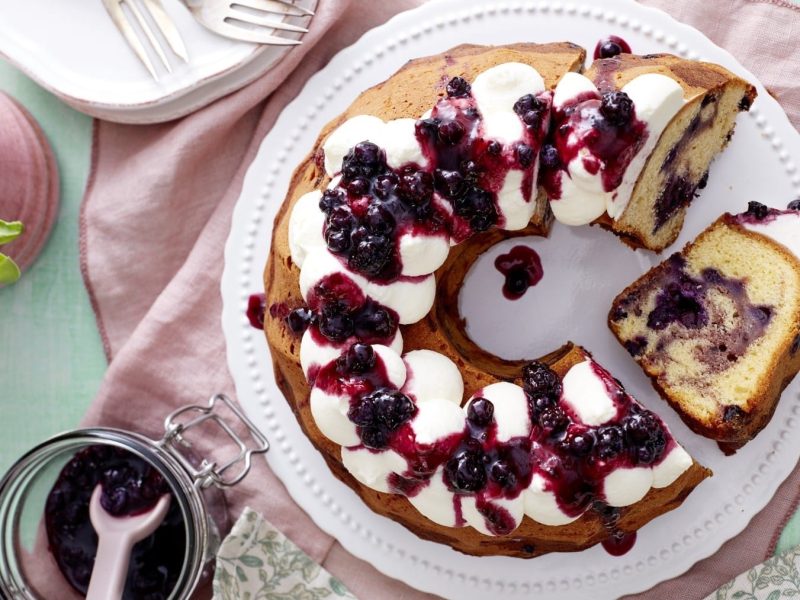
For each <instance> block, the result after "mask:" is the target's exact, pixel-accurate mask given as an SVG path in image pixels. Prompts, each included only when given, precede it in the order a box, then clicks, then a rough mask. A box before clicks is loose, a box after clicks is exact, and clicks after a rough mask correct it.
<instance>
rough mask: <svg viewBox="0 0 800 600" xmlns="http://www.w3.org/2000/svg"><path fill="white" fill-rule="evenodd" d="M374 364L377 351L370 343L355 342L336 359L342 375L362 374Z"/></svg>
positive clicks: (337, 367) (338, 369)
mask: <svg viewBox="0 0 800 600" xmlns="http://www.w3.org/2000/svg"><path fill="white" fill-rule="evenodd" d="M374 366H375V351H374V350H373V349H372V346H370V345H369V344H361V343H356V344H353V345H352V346H350V348H348V350H347V352H345V353H344V354H342V355H341V356H340V357H339V358H337V359H336V370H337V371H338V372H339V373H341V374H342V375H351V374H355V375H362V374H364V373H366V372H367V371H369V370H370V369H372V368H373V367H374Z"/></svg>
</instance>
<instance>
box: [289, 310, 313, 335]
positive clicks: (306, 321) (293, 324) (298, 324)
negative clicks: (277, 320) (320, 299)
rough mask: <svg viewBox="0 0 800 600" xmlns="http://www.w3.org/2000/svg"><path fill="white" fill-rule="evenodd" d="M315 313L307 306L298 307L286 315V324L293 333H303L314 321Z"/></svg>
mask: <svg viewBox="0 0 800 600" xmlns="http://www.w3.org/2000/svg"><path fill="white" fill-rule="evenodd" d="M314 319H315V317H314V313H313V312H311V311H310V310H309V309H307V308H302V307H301V308H296V309H294V310H293V311H292V312H290V313H289V314H288V315H286V324H287V325H288V326H289V329H291V330H292V333H296V334H298V335H299V334H301V333H303V332H304V331H305V330H306V329H308V326H309V325H311V323H313V322H314Z"/></svg>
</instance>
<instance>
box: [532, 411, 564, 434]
mask: <svg viewBox="0 0 800 600" xmlns="http://www.w3.org/2000/svg"><path fill="white" fill-rule="evenodd" d="M539 425H541V427H542V429H545V430H547V431H550V432H552V433H557V432H559V431H563V430H564V429H566V428H567V425H569V417H567V415H566V414H565V413H564V411H563V410H561V408H560V407H558V406H551V407H549V408H545V409H544V410H543V411H542V412H541V414H540V415H539Z"/></svg>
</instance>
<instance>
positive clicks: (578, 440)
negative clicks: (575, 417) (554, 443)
mask: <svg viewBox="0 0 800 600" xmlns="http://www.w3.org/2000/svg"><path fill="white" fill-rule="evenodd" d="M562 444H563V447H564V449H565V450H566V451H567V452H568V453H569V454H571V455H572V456H575V457H581V456H586V455H587V454H589V453H590V452H591V451H592V448H593V447H594V444H595V438H594V434H593V433H592V432H591V431H583V432H578V433H570V434H568V435H567V436H566V437H565V438H564V441H563V442H562Z"/></svg>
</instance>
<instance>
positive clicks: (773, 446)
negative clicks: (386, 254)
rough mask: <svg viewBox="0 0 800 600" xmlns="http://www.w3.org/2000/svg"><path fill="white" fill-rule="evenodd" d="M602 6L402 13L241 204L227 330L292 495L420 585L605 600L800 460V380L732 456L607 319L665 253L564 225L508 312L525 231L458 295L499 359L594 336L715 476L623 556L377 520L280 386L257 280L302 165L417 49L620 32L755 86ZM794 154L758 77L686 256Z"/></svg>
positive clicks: (629, 10) (693, 220)
mask: <svg viewBox="0 0 800 600" xmlns="http://www.w3.org/2000/svg"><path fill="white" fill-rule="evenodd" d="M603 6H604V8H603V9H602V10H601V9H599V8H595V7H593V6H592V5H589V4H588V3H579V2H576V3H561V2H549V1H537V2H526V3H524V4H523V3H521V2H479V1H478V0H474V1H469V0H442V1H440V2H434V3H430V4H425V5H423V6H422V7H420V8H418V9H416V10H413V11H411V12H408V13H404V14H401V15H399V16H397V17H395V18H394V19H392V20H391V21H389V22H388V23H386V24H385V25H383V26H381V27H378V28H376V29H374V30H372V31H370V32H369V33H367V34H366V35H365V36H364V37H363V38H361V39H360V40H359V41H358V42H356V43H355V44H354V45H353V46H351V47H350V48H348V49H346V50H344V51H342V52H341V53H340V54H339V55H337V56H336V58H335V59H334V60H332V61H331V63H330V64H329V65H328V66H327V67H325V68H324V69H323V70H322V71H320V72H319V73H318V74H317V75H315V76H314V77H313V78H312V79H311V80H310V81H309V82H308V84H307V85H306V87H305V89H304V90H303V92H302V93H301V94H300V96H299V97H298V98H297V99H296V100H295V101H294V102H293V103H292V104H291V105H289V106H288V107H287V108H286V110H285V111H284V113H283V115H282V116H281V117H280V118H279V120H278V122H277V123H276V125H275V127H274V128H273V130H272V132H271V133H270V134H269V135H268V136H267V137H266V138H265V139H264V142H263V144H262V146H261V151H260V152H259V154H258V156H257V157H256V159H255V161H254V162H253V164H252V165H251V167H250V170H249V172H248V174H247V177H246V179H245V182H244V188H243V190H242V195H241V197H240V199H239V202H238V204H237V206H236V210H235V213H234V216H233V224H232V228H231V233H230V237H229V238H228V242H227V245H226V248H225V272H224V275H223V280H222V295H223V301H224V309H223V315H222V325H223V329H224V332H225V338H226V341H227V346H228V363H229V366H230V369H231V372H232V374H233V377H234V380H235V382H236V389H237V393H238V395H239V399H240V401H241V402H242V404H243V405H244V407H245V409H246V410H247V411H248V413H249V414H250V415H251V416H252V417H253V419H254V420H255V421H256V422H257V423H258V424H259V425H260V426H261V427H262V428H263V430H264V431H265V432H266V434H267V435H268V436H269V437H270V439H271V441H272V442H273V448H272V451H271V452H269V454H268V457H267V458H268V460H269V463H270V465H271V467H272V469H273V470H274V471H275V472H276V473H277V474H278V476H279V477H280V478H281V479H282V480H283V482H284V483H285V484H286V487H287V488H288V490H289V492H290V493H291V494H292V496H293V497H294V499H295V500H296V501H297V503H298V504H300V506H302V507H303V508H304V509H305V510H306V511H307V512H308V514H310V515H311V517H312V518H313V519H314V520H315V522H316V523H317V524H318V525H319V526H320V527H321V528H322V529H324V530H325V531H327V532H328V533H330V534H331V535H333V536H335V537H336V538H337V539H338V540H339V541H340V542H341V543H342V545H343V546H344V547H345V548H346V549H347V550H349V551H350V552H352V553H353V554H355V555H356V556H358V557H360V558H362V559H365V560H367V561H369V562H370V563H372V564H373V565H374V566H375V567H376V568H378V569H379V570H381V571H383V572H384V573H386V574H387V575H390V576H392V577H396V578H397V579H401V580H403V581H405V582H406V583H408V584H409V585H412V586H414V587H417V588H419V589H421V590H425V591H429V592H433V593H436V594H440V595H442V596H446V597H451V598H460V599H466V598H481V599H485V598H487V597H489V598H497V597H504V598H505V597H508V598H522V597H529V595H530V594H535V595H536V596H537V597H541V596H540V595H542V596H545V597H558V598H570V599H581V598H587V599H592V600H597V599H602V598H614V597H617V596H620V595H623V594H628V593H632V592H638V591H643V590H645V589H648V588H650V587H651V586H653V585H655V584H656V583H658V582H661V581H664V580H666V579H670V578H672V577H675V576H676V575H680V574H681V573H683V572H685V571H686V570H687V569H688V568H689V567H691V566H692V565H693V564H694V563H695V562H697V561H699V560H701V559H703V558H705V557H707V556H709V555H711V554H712V553H714V552H715V551H716V550H717V549H718V548H719V547H720V546H721V545H722V543H723V542H725V541H726V540H728V539H730V538H731V537H733V536H735V535H736V534H737V533H739V532H741V531H742V530H743V529H744V527H745V526H746V525H747V523H748V522H749V521H750V519H751V518H752V517H753V516H754V515H755V514H756V513H757V512H758V511H759V510H761V509H762V508H763V507H764V506H765V505H766V503H767V502H768V501H769V500H770V498H771V497H772V496H773V494H774V493H775V491H776V489H777V488H778V485H779V484H780V483H781V482H782V481H783V480H784V479H785V478H786V476H787V475H788V474H789V473H790V472H791V470H792V468H793V467H794V465H795V463H796V462H797V459H798V457H799V456H800V435H798V432H797V428H798V423H800V397H799V394H798V390H799V389H800V380H796V381H795V382H794V383H793V384H792V386H791V387H790V388H789V389H788V390H787V391H786V392H785V393H784V398H783V401H782V402H781V403H780V405H779V406H778V409H777V411H776V413H775V416H774V418H773V419H772V422H771V423H770V425H769V426H768V427H767V428H766V429H765V430H764V431H763V432H762V433H761V434H760V435H759V436H758V437H757V438H756V439H755V440H754V441H752V442H751V443H749V444H748V445H747V446H746V447H745V448H744V449H742V450H741V451H740V452H739V453H738V454H737V455H735V456H733V457H727V458H726V457H724V456H723V455H722V453H721V452H720V451H719V450H718V449H717V448H716V446H715V445H714V444H713V443H712V442H711V441H709V440H706V439H703V438H700V437H699V436H696V435H694V434H692V433H691V432H690V431H689V430H688V429H687V428H686V427H685V426H684V425H683V424H682V423H681V421H680V420H679V419H678V417H677V416H676V414H675V413H674V412H673V411H672V410H670V409H669V408H668V407H667V406H666V404H665V403H664V402H662V401H661V400H659V399H658V397H657V395H656V394H655V393H654V392H653V389H652V388H651V387H650V385H649V383H648V381H647V380H646V378H645V377H644V375H643V374H642V372H641V370H640V369H639V368H638V367H637V366H636V365H635V363H634V362H633V361H632V360H631V359H630V357H629V356H628V355H627V354H626V353H625V351H624V350H623V349H622V348H621V347H620V345H619V344H618V343H617V342H616V341H614V340H613V338H612V336H611V334H610V333H609V331H608V328H607V327H606V324H605V315H606V312H607V310H608V307H609V306H610V303H611V299H612V298H613V297H614V295H615V294H616V293H617V292H619V290H621V289H622V287H623V286H624V285H626V284H628V283H630V282H631V281H633V280H634V279H635V278H636V277H638V276H639V275H640V274H641V273H642V272H643V271H644V270H646V269H647V268H649V267H650V266H651V265H653V264H655V263H656V262H658V258H657V257H655V256H654V255H652V254H650V253H646V252H636V253H634V252H631V251H630V250H628V249H627V248H626V247H625V246H624V245H622V244H621V243H619V241H617V240H616V239H615V238H614V236H612V235H610V234H609V233H607V232H604V231H601V230H598V229H597V228H589V227H583V228H567V227H561V226H556V228H555V230H554V231H553V233H552V235H551V238H550V239H547V240H545V239H541V238H532V239H531V240H530V241H531V243H532V244H533V245H534V246H535V247H536V248H537V249H538V250H541V252H542V256H543V259H544V261H543V262H544V271H545V275H544V279H543V281H542V282H541V283H540V284H539V286H537V287H536V288H533V289H532V290H530V291H529V292H528V294H527V295H526V296H525V297H524V299H523V300H520V301H518V302H516V303H513V304H509V303H508V302H507V301H506V300H504V299H503V298H502V295H501V294H500V287H501V282H500V276H499V275H498V274H497V273H496V272H495V271H494V270H493V268H492V267H491V264H492V259H493V258H494V256H495V255H496V254H497V253H498V252H499V251H500V250H501V249H503V248H507V247H508V246H511V245H513V244H516V243H518V241H516V240H515V241H507V242H504V243H503V244H500V245H499V246H498V247H495V248H494V249H492V250H491V251H490V252H489V253H488V254H487V255H486V256H485V257H483V258H482V259H481V260H479V261H478V263H477V266H476V267H475V268H474V269H473V271H472V272H471V274H470V275H469V277H468V282H467V284H466V290H467V293H471V294H472V295H471V296H470V299H469V300H468V301H466V302H464V301H462V303H461V304H462V314H466V317H467V318H468V319H469V320H470V322H471V324H472V327H471V330H472V331H473V334H474V336H475V337H476V338H477V340H478V341H480V342H482V343H484V345H485V346H486V347H488V348H490V349H492V350H493V351H495V352H497V353H498V354H502V355H506V356H513V357H524V356H528V357H530V356H536V355H538V354H541V353H543V352H545V351H548V350H551V349H554V348H556V347H558V346H559V345H560V344H561V343H562V342H563V341H565V340H567V339H572V340H574V341H576V342H578V343H580V344H583V345H585V346H586V347H587V348H589V349H590V350H591V351H593V352H594V353H595V355H596V357H597V358H598V359H599V361H600V362H601V363H602V364H604V365H606V366H608V367H609V368H610V369H611V371H612V372H613V373H615V374H616V375H617V376H618V377H619V378H620V379H621V380H622V381H623V382H625V384H626V385H627V386H628V388H629V389H630V390H631V391H632V392H633V393H634V395H636V396H637V397H638V398H639V399H640V400H642V401H643V402H644V403H645V404H647V405H649V406H650V407H652V408H654V409H656V410H657V411H658V412H659V413H660V414H661V415H663V417H664V419H665V420H666V421H667V423H668V424H669V426H670V427H671V428H672V431H673V432H674V433H675V435H676V436H677V437H678V438H679V439H680V440H681V441H682V442H683V443H684V444H685V445H686V446H687V448H688V449H689V450H690V451H691V453H692V454H693V455H694V456H695V457H697V458H698V459H699V460H700V461H701V462H703V463H704V464H706V465H708V466H709V467H711V468H712V469H713V470H714V472H715V475H714V477H712V478H711V479H709V480H707V481H705V482H703V483H702V484H701V485H700V487H699V488H698V489H697V490H696V491H695V492H694V493H693V494H692V495H691V496H690V497H689V498H688V499H687V500H686V502H684V504H683V505H682V506H681V507H680V508H679V509H677V510H675V511H672V512H670V513H668V514H666V515H664V516H662V517H660V518H658V519H656V520H655V521H653V522H652V523H650V524H649V525H647V526H646V527H644V528H643V529H642V530H641V531H640V532H639V540H638V542H637V543H636V545H635V546H634V548H633V549H632V550H631V551H630V552H629V553H628V554H626V555H624V556H622V557H618V558H615V557H612V556H610V555H608V554H607V553H606V552H605V551H603V550H602V549H601V548H599V547H594V548H591V549H589V550H586V551H584V552H580V553H571V554H549V555H545V556H542V557H539V558H536V559H533V560H522V559H514V558H507V557H483V558H476V557H471V556H465V555H462V554H459V553H457V552H455V551H453V550H451V549H450V548H448V547H446V546H442V545H440V544H436V543H433V542H426V541H423V540H420V539H419V538H417V537H416V536H414V535H413V534H411V533H410V532H408V531H407V530H406V529H404V528H403V527H402V526H400V525H398V524H396V523H394V522H393V521H390V520H389V519H387V518H384V517H381V516H378V515H376V514H375V513H373V512H372V511H370V510H369V509H368V508H367V507H366V505H364V504H363V503H362V502H361V501H360V500H359V499H358V498H357V496H356V495H355V494H354V493H353V492H352V491H351V490H350V489H349V488H348V487H346V486H345V485H344V484H342V483H340V482H339V481H338V480H336V479H335V478H334V477H333V476H332V475H331V473H330V472H329V470H328V469H327V467H326V466H325V463H324V461H323V460H322V457H321V456H320V455H319V454H318V453H317V452H316V450H315V449H314V448H313V447H312V446H311V444H310V442H309V441H308V440H307V439H306V438H305V436H304V435H303V434H302V432H301V431H300V428H299V427H298V425H297V422H296V420H295V418H294V416H293V414H292V412H291V410H290V409H289V407H288V405H287V403H286V402H285V400H284V399H283V397H282V396H281V393H280V391H279V390H278V388H277V387H276V385H275V381H274V378H273V372H272V364H271V361H270V358H269V353H268V350H267V347H266V344H265V343H264V339H263V335H262V334H261V333H259V332H258V331H256V330H254V329H252V328H250V326H249V325H248V324H247V320H246V318H245V316H244V314H245V306H246V302H247V298H248V295H249V294H250V293H252V292H257V291H259V290H260V289H261V287H262V280H261V274H262V269H263V266H264V264H265V260H266V257H267V252H268V250H269V239H270V234H271V230H272V222H273V218H274V215H275V212H276V209H277V208H278V206H279V205H280V203H281V202H282V201H283V199H284V195H285V193H286V191H287V188H288V184H289V179H290V177H291V174H292V170H293V169H294V167H295V166H296V165H297V164H298V163H299V162H300V161H301V160H302V159H303V157H304V156H305V155H306V153H307V152H308V151H309V150H310V149H311V148H312V145H313V143H314V140H315V138H316V136H317V134H318V132H319V129H320V128H321V126H322V125H323V124H324V123H326V122H327V121H328V120H329V119H331V118H333V117H335V116H336V115H338V114H339V113H340V112H341V111H342V110H344V109H345V108H346V107H347V105H348V104H350V102H351V101H352V100H353V99H354V98H355V97H356V95H357V94H359V93H360V92H361V91H362V90H364V89H365V88H367V87H369V86H370V85H372V84H375V83H378V82H379V81H382V80H384V79H385V78H387V77H388V76H389V75H391V74H392V73H393V72H394V71H395V70H396V69H397V68H398V67H400V66H401V65H402V64H403V63H404V62H406V61H407V60H408V59H410V58H413V57H418V56H424V55H428V54H434V53H437V52H441V51H444V50H446V49H447V48H449V47H451V46H455V45H457V44H461V43H464V42H471V43H484V44H500V43H508V42H513V41H536V42H546V41H557V40H558V41H560V40H571V41H574V42H576V43H579V44H582V45H583V46H585V47H587V48H589V49H590V50H591V49H593V48H594V44H595V42H596V41H597V39H598V38H599V37H601V36H603V35H606V34H609V33H616V34H619V35H621V36H622V37H623V38H625V39H626V40H627V41H628V42H630V44H631V46H632V47H633V49H634V51H636V52H639V53H642V54H644V53H649V52H661V51H667V52H673V53H676V54H682V55H684V56H687V57H690V58H702V59H707V60H712V61H714V62H717V63H720V64H723V65H725V66H726V67H728V68H729V69H731V70H733V71H735V72H737V73H740V74H741V75H742V76H743V77H746V78H747V79H749V80H750V81H755V78H754V77H753V75H752V74H750V73H748V72H747V71H746V70H745V69H744V68H743V67H742V66H741V65H740V64H739V63H738V62H737V61H736V60H735V59H734V58H733V57H731V56H730V55H729V54H728V53H727V52H725V51H723V50H721V49H720V48H718V47H716V46H715V45H714V44H713V43H711V42H710V41H709V40H708V39H707V38H705V37H704V36H703V35H702V34H700V33H699V32H698V31H696V30H694V29H692V28H690V27H687V26H685V25H681V24H679V23H677V22H675V21H674V20H673V19H672V18H670V17H669V16H667V15H666V14H664V13H662V12H660V11H657V10H653V9H649V8H645V7H643V6H641V5H638V4H636V3H634V2H632V1H630V0H613V1H612V0H605V1H604V2H603ZM793 156H800V136H798V134H797V132H796V131H795V130H794V128H792V126H791V125H790V124H789V121H788V119H787V118H786V115H785V114H784V113H783V111H782V110H781V108H780V106H779V105H778V104H777V102H776V101H775V100H774V99H773V98H772V97H771V96H770V95H769V94H768V93H767V92H766V90H765V89H764V88H763V87H761V86H759V97H758V100H757V101H756V103H755V105H754V106H753V109H752V110H751V112H750V113H749V114H745V115H741V116H740V117H739V123H738V126H737V132H736V135H735V136H734V137H733V141H732V143H731V144H730V147H729V148H728V149H727V150H726V151H725V153H724V154H723V155H722V156H721V157H720V158H719V159H718V160H717V161H716V162H715V164H714V165H713V167H712V169H711V176H710V179H709V185H708V187H707V188H706V189H705V190H703V192H702V196H701V197H700V198H698V199H697V200H696V201H695V203H694V204H693V205H692V207H691V208H690V209H689V212H688V218H687V220H686V226H685V227H684V231H683V233H682V234H681V237H680V240H679V241H678V243H676V244H675V245H674V246H673V249H675V248H680V247H681V246H682V244H683V243H684V242H686V241H687V240H690V239H692V238H693V237H694V236H695V235H696V234H697V233H698V232H699V231H700V230H701V229H703V228H704V227H705V226H706V225H708V224H709V223H710V222H711V221H712V220H713V219H714V218H715V217H717V216H718V215H719V214H720V213H721V212H723V211H725V210H727V209H730V210H733V211H738V210H740V209H743V208H744V207H745V205H746V202H747V201H748V200H756V199H758V200H762V201H764V202H767V203H773V204H776V205H779V204H780V205H783V206H785V205H786V203H787V202H788V201H789V200H791V199H793V198H795V197H797V196H798V195H800V176H798V171H797V165H796V164H795V163H794V162H793V160H792V158H791V157H793ZM456 251H457V250H456ZM570 272H572V273H573V274H572V275H570V274H569V273H570ZM481 290H482V296H479V295H478V294H479V291H481ZM486 290H490V292H486ZM487 307H488V308H489V310H488V311H487ZM487 313H488V314H487ZM503 316H504V317H505V318H501V317H503ZM765 535H767V532H765Z"/></svg>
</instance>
